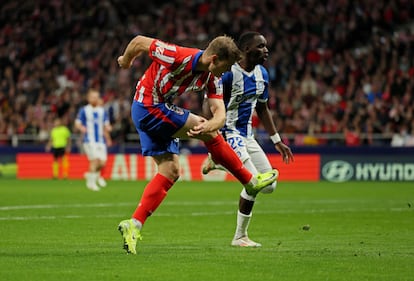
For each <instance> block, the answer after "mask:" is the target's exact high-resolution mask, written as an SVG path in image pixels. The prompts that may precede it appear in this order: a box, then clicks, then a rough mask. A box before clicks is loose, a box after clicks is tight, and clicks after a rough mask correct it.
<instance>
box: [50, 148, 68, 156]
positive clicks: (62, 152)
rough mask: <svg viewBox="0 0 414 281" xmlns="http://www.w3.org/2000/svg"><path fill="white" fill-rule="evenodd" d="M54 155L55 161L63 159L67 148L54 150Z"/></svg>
mask: <svg viewBox="0 0 414 281" xmlns="http://www.w3.org/2000/svg"><path fill="white" fill-rule="evenodd" d="M52 153H53V158H55V159H59V158H62V157H63V155H65V148H64V147H60V148H52Z"/></svg>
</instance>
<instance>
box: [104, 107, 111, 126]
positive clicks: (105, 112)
mask: <svg viewBox="0 0 414 281" xmlns="http://www.w3.org/2000/svg"><path fill="white" fill-rule="evenodd" d="M104 124H105V125H110V122H109V114H108V111H106V110H105V111H104Z"/></svg>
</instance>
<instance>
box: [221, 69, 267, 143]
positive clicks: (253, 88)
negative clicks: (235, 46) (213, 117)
mask: <svg viewBox="0 0 414 281" xmlns="http://www.w3.org/2000/svg"><path fill="white" fill-rule="evenodd" d="M221 79H222V82H223V91H224V104H225V106H226V111H227V113H226V123H225V125H224V127H223V129H222V130H223V131H224V132H228V133H237V134H240V135H241V136H244V137H248V136H252V135H253V131H252V116H253V113H254V109H255V107H256V103H257V101H259V102H267V100H268V98H269V92H268V87H269V74H268V72H267V70H266V68H264V67H263V66H262V65H256V66H255V68H254V69H253V70H252V71H251V72H247V71H245V70H244V69H243V68H242V67H241V66H240V65H239V64H238V63H236V64H234V65H233V66H232V67H231V71H229V72H226V73H224V74H223V76H222V78H221Z"/></svg>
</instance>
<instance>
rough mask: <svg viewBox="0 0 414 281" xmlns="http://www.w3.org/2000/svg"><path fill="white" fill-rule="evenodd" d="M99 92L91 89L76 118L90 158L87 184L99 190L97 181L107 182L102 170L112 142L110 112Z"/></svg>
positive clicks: (100, 183) (103, 184) (77, 126)
mask: <svg viewBox="0 0 414 281" xmlns="http://www.w3.org/2000/svg"><path fill="white" fill-rule="evenodd" d="M101 103H102V100H101V99H100V95H99V92H98V91H96V90H93V89H91V90H89V92H88V104H87V105H86V106H84V107H82V108H81V109H80V110H79V112H78V116H77V118H76V120H75V127H76V129H78V130H79V131H80V132H81V133H82V138H83V149H84V151H85V153H86V155H87V157H88V160H89V172H87V173H86V174H85V177H86V186H87V187H88V188H89V189H91V190H94V191H98V190H99V186H98V185H97V183H98V184H99V185H100V186H101V187H104V186H106V182H105V180H104V178H103V177H102V176H101V174H100V173H101V170H102V168H103V167H104V166H105V163H106V159H107V146H110V145H111V144H112V140H111V136H110V131H111V125H110V123H109V117H108V113H107V112H106V111H105V109H104V107H103V106H102V104H101Z"/></svg>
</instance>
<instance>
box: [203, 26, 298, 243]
mask: <svg viewBox="0 0 414 281" xmlns="http://www.w3.org/2000/svg"><path fill="white" fill-rule="evenodd" d="M266 44H267V42H266V39H265V38H264V37H263V35H261V34H260V33H257V32H246V33H244V34H242V35H241V36H240V38H239V42H238V46H239V48H240V50H241V51H242V59H241V60H240V61H239V62H238V63H235V64H234V65H233V66H232V68H231V71H229V72H226V73H225V74H224V75H223V76H222V82H223V91H224V103H225V105H226V111H227V112H226V123H225V125H224V127H223V129H222V132H223V135H224V137H225V138H226V140H227V142H228V143H229V144H230V146H231V147H232V148H233V150H234V151H235V152H236V153H237V155H238V156H239V157H240V160H241V161H242V162H243V164H244V166H245V167H246V168H247V169H249V171H250V172H251V173H252V174H253V175H257V174H258V173H265V172H268V171H272V166H271V164H270V162H269V160H268V158H267V156H266V154H265V153H264V151H263V149H262V148H261V147H260V145H259V144H258V143H257V141H256V140H255V138H254V132H253V129H252V117H253V113H254V110H256V112H257V115H258V117H259V119H260V120H261V122H262V124H263V126H264V128H265V130H266V131H267V132H268V133H269V135H270V139H271V140H272V142H273V143H274V145H275V148H276V149H277V151H279V152H280V154H281V155H282V157H283V161H284V162H285V163H290V162H291V161H293V154H292V152H291V150H290V148H289V147H288V146H286V145H285V144H284V143H283V142H282V140H281V138H280V136H279V134H278V132H277V130H276V127H275V124H274V122H273V118H272V114H271V112H270V110H269V107H268V105H267V100H268V97H269V94H268V87H269V75H268V73H267V70H266V69H265V68H264V67H263V65H262V64H263V63H264V62H265V60H266V59H267V57H268V55H269V53H268V50H267V47H266ZM203 110H204V112H206V111H207V112H206V115H208V114H209V113H208V108H206V106H205V104H203ZM217 168H221V167H220V165H216V164H215V163H214V161H213V160H212V159H211V157H209V161H208V162H207V163H206V164H205V165H204V166H203V173H204V174H207V173H208V172H210V171H211V170H213V169H217ZM275 188H276V181H275V182H273V183H272V184H271V185H269V186H267V187H265V188H264V189H262V190H261V192H262V193H271V192H273V191H274V189H275ZM255 200H256V194H249V193H248V192H246V189H243V190H242V192H241V194H240V201H239V210H238V212H237V227H236V233H235V235H234V238H233V240H232V242H231V244H232V245H233V246H241V247H260V246H261V244H260V243H257V242H254V241H252V240H250V239H249V237H248V234H247V228H248V226H249V223H250V219H251V217H252V209H253V205H254V202H255Z"/></svg>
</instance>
